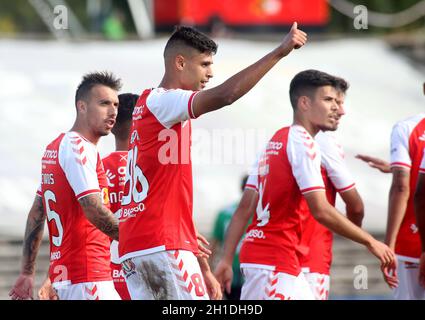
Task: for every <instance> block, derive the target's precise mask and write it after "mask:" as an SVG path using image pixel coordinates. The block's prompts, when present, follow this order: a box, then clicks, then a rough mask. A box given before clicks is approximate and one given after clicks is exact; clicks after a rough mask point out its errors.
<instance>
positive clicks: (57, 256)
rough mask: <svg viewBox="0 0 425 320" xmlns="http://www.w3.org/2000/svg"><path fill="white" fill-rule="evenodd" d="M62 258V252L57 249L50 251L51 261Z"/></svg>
mask: <svg viewBox="0 0 425 320" xmlns="http://www.w3.org/2000/svg"><path fill="white" fill-rule="evenodd" d="M60 258H61V252H60V251H55V252H51V253H50V261H55V260H59V259H60Z"/></svg>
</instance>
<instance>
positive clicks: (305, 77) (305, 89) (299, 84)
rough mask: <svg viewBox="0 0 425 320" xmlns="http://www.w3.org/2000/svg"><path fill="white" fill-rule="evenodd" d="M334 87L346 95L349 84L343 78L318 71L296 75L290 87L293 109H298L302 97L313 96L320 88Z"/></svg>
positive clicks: (306, 71)
mask: <svg viewBox="0 0 425 320" xmlns="http://www.w3.org/2000/svg"><path fill="white" fill-rule="evenodd" d="M324 86H332V87H334V88H335V89H336V90H338V91H341V92H343V93H345V91H347V89H348V87H349V84H348V82H347V81H345V80H344V79H342V78H339V77H335V76H332V75H330V74H327V73H325V72H322V71H318V70H305V71H301V72H300V73H298V74H296V75H295V77H294V78H293V79H292V81H291V84H290V85H289V97H290V99H291V105H292V108H294V109H295V108H296V107H297V103H298V99H299V98H300V97H301V96H304V95H307V96H310V97H311V96H312V94H313V93H314V91H315V90H316V89H318V88H320V87H324Z"/></svg>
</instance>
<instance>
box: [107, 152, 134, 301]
mask: <svg viewBox="0 0 425 320" xmlns="http://www.w3.org/2000/svg"><path fill="white" fill-rule="evenodd" d="M102 162H103V166H104V167H105V171H106V178H107V179H108V191H109V202H110V204H111V211H112V212H113V213H114V215H115V217H116V218H117V219H118V220H119V219H120V218H121V198H122V196H123V193H124V183H125V167H126V166H127V151H115V152H112V153H110V154H109V155H108V156H106V157H105V158H103V159H102ZM111 271H112V279H113V280H114V286H115V289H116V290H117V292H118V294H119V295H120V297H121V299H122V300H131V299H130V294H129V292H128V289H127V284H126V282H125V278H124V273H123V270H122V269H121V263H120V259H119V254H118V241H116V240H112V239H111Z"/></svg>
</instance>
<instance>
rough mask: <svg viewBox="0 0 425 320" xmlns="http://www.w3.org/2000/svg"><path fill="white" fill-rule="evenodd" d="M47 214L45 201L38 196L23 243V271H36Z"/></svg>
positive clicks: (30, 272) (29, 216) (30, 214)
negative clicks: (44, 205) (36, 261)
mask: <svg viewBox="0 0 425 320" xmlns="http://www.w3.org/2000/svg"><path fill="white" fill-rule="evenodd" d="M45 221H46V215H45V213H44V207H43V201H42V199H41V198H40V197H38V196H37V197H36V198H35V201H34V204H33V206H32V208H31V211H30V213H29V215H28V219H27V225H26V229H25V238H24V244H23V257H24V260H23V266H22V268H23V270H22V271H23V272H24V273H27V274H32V273H34V270H35V260H36V258H37V254H38V250H39V248H40V243H41V241H42V239H43V231H44V223H45Z"/></svg>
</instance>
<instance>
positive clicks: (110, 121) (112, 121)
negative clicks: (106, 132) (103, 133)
mask: <svg viewBox="0 0 425 320" xmlns="http://www.w3.org/2000/svg"><path fill="white" fill-rule="evenodd" d="M106 124H107V125H108V126H109V127H111V128H112V127H113V126H114V124H115V120H112V119H110V120H106Z"/></svg>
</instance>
